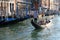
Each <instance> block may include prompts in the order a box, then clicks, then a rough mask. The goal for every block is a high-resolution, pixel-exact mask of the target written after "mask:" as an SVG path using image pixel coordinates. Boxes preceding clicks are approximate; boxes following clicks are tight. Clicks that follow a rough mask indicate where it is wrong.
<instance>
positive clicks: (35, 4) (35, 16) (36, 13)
mask: <svg viewBox="0 0 60 40" xmlns="http://www.w3.org/2000/svg"><path fill="white" fill-rule="evenodd" d="M33 4H34V8H35V11H34V15H33V16H34V21H35V22H37V18H38V1H37V0H34V3H33Z"/></svg>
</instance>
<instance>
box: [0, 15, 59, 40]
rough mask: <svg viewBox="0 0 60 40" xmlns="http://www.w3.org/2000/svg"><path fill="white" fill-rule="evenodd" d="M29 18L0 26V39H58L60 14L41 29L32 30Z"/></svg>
mask: <svg viewBox="0 0 60 40" xmlns="http://www.w3.org/2000/svg"><path fill="white" fill-rule="evenodd" d="M30 20H31V19H27V20H25V21H23V22H19V23H17V24H13V25H7V26H6V27H3V28H0V40H60V16H55V17H54V18H53V19H51V20H52V23H51V24H50V25H49V26H48V27H46V28H45V29H43V30H34V27H33V26H32V25H31V23H30Z"/></svg>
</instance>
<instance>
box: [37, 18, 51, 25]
mask: <svg viewBox="0 0 60 40" xmlns="http://www.w3.org/2000/svg"><path fill="white" fill-rule="evenodd" d="M49 22H50V20H48V19H46V20H41V21H39V22H38V24H39V25H46V24H47V23H49Z"/></svg>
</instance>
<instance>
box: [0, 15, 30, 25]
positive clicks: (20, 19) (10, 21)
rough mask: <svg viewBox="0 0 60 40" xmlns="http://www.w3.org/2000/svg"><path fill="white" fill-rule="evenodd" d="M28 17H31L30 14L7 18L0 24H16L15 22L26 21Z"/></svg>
mask: <svg viewBox="0 0 60 40" xmlns="http://www.w3.org/2000/svg"><path fill="white" fill-rule="evenodd" d="M28 18H30V16H28V17H27V16H25V17H24V18H21V17H20V18H5V19H4V20H3V21H1V22H0V26H3V25H10V24H15V23H18V22H20V21H24V20H26V19H28ZM7 19H8V20H7Z"/></svg>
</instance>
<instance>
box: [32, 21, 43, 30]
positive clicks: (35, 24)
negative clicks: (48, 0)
mask: <svg viewBox="0 0 60 40" xmlns="http://www.w3.org/2000/svg"><path fill="white" fill-rule="evenodd" d="M31 24H32V25H33V26H34V27H35V29H43V28H42V27H41V26H40V25H38V24H37V23H35V22H34V21H33V20H31Z"/></svg>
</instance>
